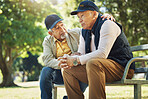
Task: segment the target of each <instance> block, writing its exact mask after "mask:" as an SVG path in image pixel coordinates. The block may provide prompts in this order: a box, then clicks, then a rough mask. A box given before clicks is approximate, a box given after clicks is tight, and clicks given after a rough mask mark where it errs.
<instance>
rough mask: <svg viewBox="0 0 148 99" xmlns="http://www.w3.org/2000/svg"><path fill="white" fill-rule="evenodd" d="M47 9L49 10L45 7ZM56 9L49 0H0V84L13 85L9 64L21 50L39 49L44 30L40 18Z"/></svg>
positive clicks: (10, 64) (38, 50)
mask: <svg viewBox="0 0 148 99" xmlns="http://www.w3.org/2000/svg"><path fill="white" fill-rule="evenodd" d="M49 9H50V10H49ZM52 12H56V10H55V9H53V8H52V7H51V4H50V3H49V2H40V3H38V2H36V0H0V69H1V71H2V75H3V82H2V83H1V84H0V86H1V87H6V86H14V85H15V84H14V82H13V78H12V73H13V71H12V64H13V61H14V59H16V57H17V56H19V55H21V54H22V53H23V52H26V51H31V52H34V53H37V52H40V51H42V45H41V44H42V41H43V38H44V37H45V35H46V34H45V33H46V32H45V29H43V27H42V26H41V25H42V24H41V22H42V20H43V19H44V18H45V17H46V16H47V15H48V14H50V13H52Z"/></svg>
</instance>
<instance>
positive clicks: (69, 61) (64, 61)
mask: <svg viewBox="0 0 148 99" xmlns="http://www.w3.org/2000/svg"><path fill="white" fill-rule="evenodd" d="M75 59H77V57H74V56H69V55H65V56H63V57H59V58H58V60H59V61H60V62H59V64H58V65H59V66H60V67H61V68H64V69H70V68H71V67H73V66H74V65H73V61H74V60H75Z"/></svg>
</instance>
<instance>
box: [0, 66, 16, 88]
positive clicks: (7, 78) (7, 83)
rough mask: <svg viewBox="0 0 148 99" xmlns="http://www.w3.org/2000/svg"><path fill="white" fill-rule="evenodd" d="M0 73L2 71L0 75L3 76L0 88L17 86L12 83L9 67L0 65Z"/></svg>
mask: <svg viewBox="0 0 148 99" xmlns="http://www.w3.org/2000/svg"><path fill="white" fill-rule="evenodd" d="M1 71H2V75H3V81H2V83H1V84H0V87H11V86H17V85H16V84H14V82H13V77H12V68H11V67H8V66H7V65H2V64H1Z"/></svg>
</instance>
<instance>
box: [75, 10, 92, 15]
mask: <svg viewBox="0 0 148 99" xmlns="http://www.w3.org/2000/svg"><path fill="white" fill-rule="evenodd" d="M88 12H90V10H87V11H83V12H78V14H77V15H83V14H87V13H88Z"/></svg>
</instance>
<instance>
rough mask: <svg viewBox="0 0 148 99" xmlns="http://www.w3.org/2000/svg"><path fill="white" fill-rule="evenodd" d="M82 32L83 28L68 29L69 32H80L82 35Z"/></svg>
mask: <svg viewBox="0 0 148 99" xmlns="http://www.w3.org/2000/svg"><path fill="white" fill-rule="evenodd" d="M81 32H82V29H81V28H74V29H68V33H71V34H78V35H80V34H81Z"/></svg>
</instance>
